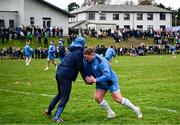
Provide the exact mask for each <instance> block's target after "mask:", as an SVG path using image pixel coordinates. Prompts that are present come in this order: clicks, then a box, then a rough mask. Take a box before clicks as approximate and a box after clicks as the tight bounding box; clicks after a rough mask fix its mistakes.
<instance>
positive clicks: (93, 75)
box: [83, 48, 142, 118]
mask: <svg viewBox="0 0 180 125" xmlns="http://www.w3.org/2000/svg"><path fill="white" fill-rule="evenodd" d="M83 63H84V72H85V74H86V78H85V80H86V82H87V83H90V84H91V83H96V91H95V101H96V102H97V103H98V104H99V105H100V106H101V107H102V108H103V109H104V110H105V111H106V112H107V117H108V118H113V117H115V116H116V114H115V113H114V112H113V110H112V109H111V108H110V107H109V105H108V103H107V102H106V100H105V99H104V96H105V94H106V92H107V91H108V90H109V91H110V92H111V95H112V98H113V99H114V100H115V101H116V102H117V103H120V104H122V105H124V106H126V107H128V108H130V109H131V110H133V111H134V112H135V114H136V115H137V117H138V118H142V113H141V110H140V108H139V107H136V106H135V105H134V104H133V103H132V102H131V101H129V100H128V99H127V98H125V97H122V95H121V93H120V89H119V85H118V77H117V75H116V74H115V72H114V71H113V70H112V69H111V67H110V65H109V63H108V61H107V60H106V59H105V58H104V57H102V56H100V55H98V54H95V52H94V50H93V49H92V48H87V49H85V50H84V60H83Z"/></svg>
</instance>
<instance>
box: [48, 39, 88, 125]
mask: <svg viewBox="0 0 180 125" xmlns="http://www.w3.org/2000/svg"><path fill="white" fill-rule="evenodd" d="M84 45H85V40H84V38H83V37H77V38H76V39H75V41H74V42H73V43H72V44H71V46H70V47H69V49H68V52H67V54H66V55H65V57H64V59H63V61H62V62H61V63H60V64H59V65H58V67H57V71H56V81H57V86H58V93H57V95H56V96H55V97H54V99H53V100H52V102H51V103H50V105H49V107H48V109H47V110H46V112H45V114H46V115H51V112H52V110H53V109H54V107H55V105H56V104H57V103H58V102H59V105H58V107H57V110H56V113H55V116H54V117H53V121H55V122H63V120H62V119H61V118H60V117H61V114H62V112H63V110H64V108H65V106H66V104H67V102H68V100H69V96H70V92H71V87H72V81H75V80H76V78H77V76H78V72H79V71H83V50H84Z"/></svg>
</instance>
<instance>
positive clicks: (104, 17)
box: [100, 12, 106, 20]
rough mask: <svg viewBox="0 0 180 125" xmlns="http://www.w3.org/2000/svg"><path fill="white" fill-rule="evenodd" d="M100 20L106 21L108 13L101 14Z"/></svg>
mask: <svg viewBox="0 0 180 125" xmlns="http://www.w3.org/2000/svg"><path fill="white" fill-rule="evenodd" d="M100 20H106V13H103V12H102V13H100Z"/></svg>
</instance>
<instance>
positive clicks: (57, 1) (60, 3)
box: [46, 0, 180, 10]
mask: <svg viewBox="0 0 180 125" xmlns="http://www.w3.org/2000/svg"><path fill="white" fill-rule="evenodd" d="M46 1H48V2H49V3H51V4H53V5H56V6H57V7H60V8H61V9H66V8H67V6H68V5H69V4H70V3H72V2H76V3H77V4H78V5H80V6H81V5H82V3H83V2H84V0H46ZM124 1H127V0H112V4H121V3H124ZM129 1H130V0H129ZM132 1H133V2H134V3H137V0H132ZM155 1H156V3H162V4H163V5H165V6H166V7H169V6H170V7H171V8H173V9H176V10H177V9H178V8H180V0H155Z"/></svg>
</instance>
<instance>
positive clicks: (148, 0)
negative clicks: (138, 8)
mask: <svg viewBox="0 0 180 125" xmlns="http://www.w3.org/2000/svg"><path fill="white" fill-rule="evenodd" d="M154 2H155V0H138V4H139V5H153V3H154Z"/></svg>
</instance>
